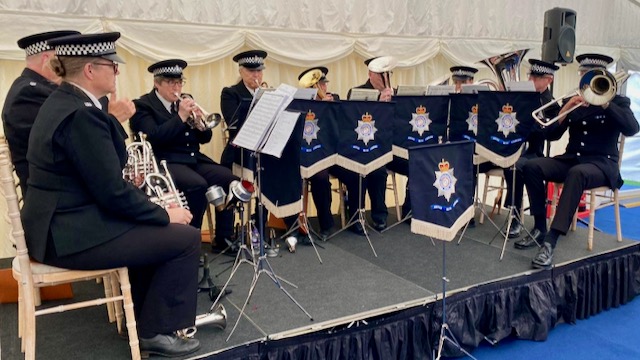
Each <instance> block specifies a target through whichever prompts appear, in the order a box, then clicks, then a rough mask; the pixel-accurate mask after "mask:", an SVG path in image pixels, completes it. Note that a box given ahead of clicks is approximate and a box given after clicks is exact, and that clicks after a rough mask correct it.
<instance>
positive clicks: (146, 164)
mask: <svg viewBox="0 0 640 360" xmlns="http://www.w3.org/2000/svg"><path fill="white" fill-rule="evenodd" d="M138 137H139V141H134V142H132V143H131V144H129V145H128V146H127V154H128V157H127V163H126V164H125V166H124V168H123V169H122V178H123V179H125V180H126V181H128V182H130V183H132V184H134V185H135V186H137V187H138V188H140V189H142V190H143V191H144V192H145V193H146V194H147V195H148V196H149V200H151V201H152V202H153V203H155V204H158V205H159V206H161V207H162V208H165V209H166V208H172V207H183V208H188V206H187V200H186V198H185V196H184V194H183V193H182V192H180V191H178V189H177V188H176V185H175V183H174V182H173V178H172V177H171V174H170V173H169V170H168V169H167V163H166V161H164V160H162V161H161V162H160V164H161V165H162V168H160V167H159V166H158V162H157V161H156V157H155V156H154V155H153V149H152V148H151V144H149V142H148V141H146V137H147V136H146V135H145V134H143V133H139V134H138Z"/></svg>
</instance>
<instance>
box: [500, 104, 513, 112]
mask: <svg viewBox="0 0 640 360" xmlns="http://www.w3.org/2000/svg"><path fill="white" fill-rule="evenodd" d="M502 112H503V113H507V114H511V113H512V112H513V106H511V105H509V103H507V104H506V105H502Z"/></svg>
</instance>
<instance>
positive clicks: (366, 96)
mask: <svg viewBox="0 0 640 360" xmlns="http://www.w3.org/2000/svg"><path fill="white" fill-rule="evenodd" d="M379 96H380V91H378V90H376V89H360V88H353V89H351V96H349V100H361V101H378V97H379Z"/></svg>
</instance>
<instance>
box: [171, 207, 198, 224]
mask: <svg viewBox="0 0 640 360" xmlns="http://www.w3.org/2000/svg"><path fill="white" fill-rule="evenodd" d="M165 210H166V211H167V214H169V222H170V223H172V224H184V225H187V224H189V223H190V222H191V219H193V215H191V212H190V211H189V210H187V209H185V208H168V209H165Z"/></svg>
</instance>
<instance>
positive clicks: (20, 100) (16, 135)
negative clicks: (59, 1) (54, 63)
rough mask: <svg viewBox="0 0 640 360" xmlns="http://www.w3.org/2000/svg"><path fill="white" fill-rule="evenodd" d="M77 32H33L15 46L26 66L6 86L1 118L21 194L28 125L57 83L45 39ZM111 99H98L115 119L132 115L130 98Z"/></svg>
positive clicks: (51, 53) (24, 182)
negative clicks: (20, 51) (7, 88)
mask: <svg viewBox="0 0 640 360" xmlns="http://www.w3.org/2000/svg"><path fill="white" fill-rule="evenodd" d="M77 34H80V33H79V32H77V31H73V30H59V31H50V32H44V33H38V34H33V35H29V36H27V37H24V38H22V39H20V40H18V46H19V47H20V48H21V49H24V51H25V53H26V58H25V65H26V66H25V69H24V70H23V71H22V74H21V75H20V76H19V77H18V78H17V79H16V80H15V81H14V82H13V84H12V85H11V88H9V92H8V93H7V97H6V99H5V102H4V107H3V109H2V122H3V125H4V133H5V136H6V137H7V141H8V142H9V150H10V151H11V159H12V160H13V164H14V166H15V169H16V174H17V175H18V179H19V180H20V188H21V190H22V195H23V196H24V195H25V194H26V191H27V179H28V178H29V166H28V164H27V159H26V156H27V145H28V142H29V133H30V132H31V126H33V122H34V120H35V119H36V115H38V111H39V110H40V106H42V103H44V101H45V100H46V99H47V98H48V97H49V95H50V94H51V93H52V92H53V91H54V90H55V89H56V88H57V87H58V84H59V83H60V77H58V76H57V75H56V74H55V73H54V72H53V70H52V69H51V67H50V65H49V60H50V59H51V58H52V57H53V56H54V55H55V53H54V51H53V48H51V47H50V46H49V45H48V44H47V40H51V39H54V38H57V37H61V36H68V35H77ZM114 94H115V93H114ZM112 97H113V94H112ZM112 100H113V101H111V102H109V101H108V99H107V98H106V97H103V98H101V99H100V101H101V102H102V104H103V105H106V106H105V109H107V107H108V111H109V113H110V114H113V115H114V116H115V117H116V118H117V119H118V121H120V122H123V121H125V120H127V119H129V117H130V116H131V115H133V112H134V106H133V103H132V102H131V101H130V100H128V99H121V100H119V101H118V100H115V99H113V98H112Z"/></svg>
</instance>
